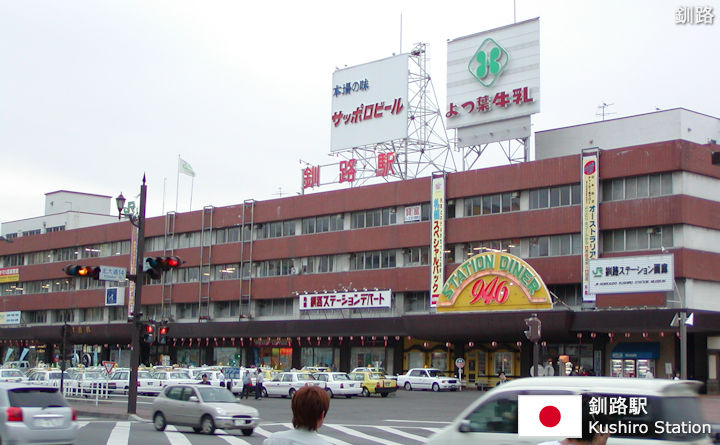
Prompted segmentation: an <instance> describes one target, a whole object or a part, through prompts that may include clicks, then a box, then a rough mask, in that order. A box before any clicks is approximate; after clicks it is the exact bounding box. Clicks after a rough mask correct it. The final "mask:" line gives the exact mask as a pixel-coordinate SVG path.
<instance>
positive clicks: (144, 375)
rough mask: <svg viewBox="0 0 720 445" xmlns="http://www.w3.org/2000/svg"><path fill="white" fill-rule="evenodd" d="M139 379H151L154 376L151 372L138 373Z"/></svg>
mask: <svg viewBox="0 0 720 445" xmlns="http://www.w3.org/2000/svg"><path fill="white" fill-rule="evenodd" d="M138 378H139V379H151V378H153V376H152V374H151V373H150V372H149V371H138Z"/></svg>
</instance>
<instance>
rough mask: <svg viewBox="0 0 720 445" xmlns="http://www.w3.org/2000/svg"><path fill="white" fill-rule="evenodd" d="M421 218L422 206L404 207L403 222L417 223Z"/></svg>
mask: <svg viewBox="0 0 720 445" xmlns="http://www.w3.org/2000/svg"><path fill="white" fill-rule="evenodd" d="M421 218H422V206H419V205H416V206H407V207H405V222H417V221H420V220H421Z"/></svg>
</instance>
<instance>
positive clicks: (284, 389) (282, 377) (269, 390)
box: [262, 371, 324, 397]
mask: <svg viewBox="0 0 720 445" xmlns="http://www.w3.org/2000/svg"><path fill="white" fill-rule="evenodd" d="M307 385H314V386H319V387H321V388H323V387H324V386H323V382H320V381H318V380H316V379H315V377H313V376H312V374H310V373H308V372H297V371H290V372H281V373H280V374H278V375H277V376H275V378H273V379H272V380H270V381H267V380H266V381H264V382H263V393H262V396H263V397H267V396H280V397H288V396H290V397H292V396H294V395H295V392H296V391H297V390H298V389H300V388H302V387H303V386H307Z"/></svg>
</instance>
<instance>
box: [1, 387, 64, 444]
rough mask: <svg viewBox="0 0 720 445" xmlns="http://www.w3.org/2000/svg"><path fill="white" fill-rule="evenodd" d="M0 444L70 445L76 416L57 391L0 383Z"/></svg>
mask: <svg viewBox="0 0 720 445" xmlns="http://www.w3.org/2000/svg"><path fill="white" fill-rule="evenodd" d="M0 412H2V414H3V415H2V416H0V443H3V444H14V443H22V444H45V443H74V442H75V440H77V435H78V427H77V424H76V423H75V421H76V420H77V413H76V412H75V410H74V409H73V408H71V407H69V406H68V403H67V401H65V399H64V398H63V396H62V394H60V392H59V391H58V388H51V387H41V386H32V385H27V384H24V383H8V382H2V383H0Z"/></svg>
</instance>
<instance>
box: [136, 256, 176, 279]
mask: <svg viewBox="0 0 720 445" xmlns="http://www.w3.org/2000/svg"><path fill="white" fill-rule="evenodd" d="M182 263H183V261H182V260H181V259H180V258H179V257H176V256H158V257H154V258H145V261H144V262H143V271H144V272H145V273H146V274H148V275H150V278H152V279H153V280H159V279H160V277H161V276H162V273H163V272H167V271H168V270H170V269H174V268H176V267H178V266H179V265H181V264H182Z"/></svg>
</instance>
